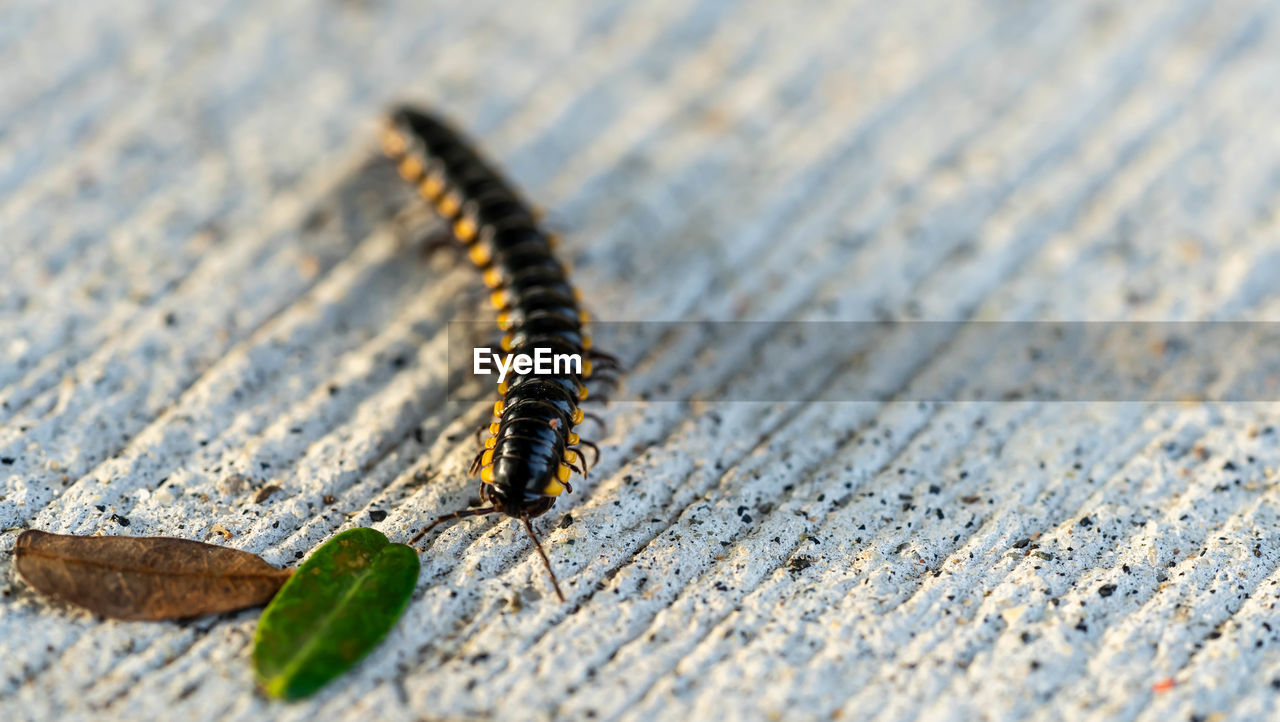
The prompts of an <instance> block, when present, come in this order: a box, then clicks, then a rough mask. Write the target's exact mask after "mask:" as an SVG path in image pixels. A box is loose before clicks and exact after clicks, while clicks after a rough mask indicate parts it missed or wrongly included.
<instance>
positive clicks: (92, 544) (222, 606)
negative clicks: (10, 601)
mask: <svg viewBox="0 0 1280 722" xmlns="http://www.w3.org/2000/svg"><path fill="white" fill-rule="evenodd" d="M15 551H16V561H15V566H16V567H17V570H18V574H19V575H21V576H22V578H23V579H24V580H25V581H26V582H27V584H30V585H31V586H32V587H34V588H35V589H36V590H38V591H40V592H42V593H44V594H47V595H48V596H50V597H53V598H55V599H59V600H61V601H64V602H69V603H71V604H75V605H78V606H81V607H84V608H86V609H88V610H90V611H92V612H95V613H97V614H100V615H102V616H104V617H114V618H115V619H130V620H138V619H146V620H156V619H180V618H183V617H194V616H198V615H201V614H214V613H217V612H230V611H234V610H236V609H243V608H245V607H252V606H256V605H259V604H265V603H266V602H267V601H269V600H270V599H271V597H272V596H273V595H275V593H276V590H278V589H279V588H280V586H281V585H282V584H284V582H285V580H287V579H288V578H289V575H290V574H292V572H291V571H290V570H288V569H277V568H275V567H273V566H271V565H270V564H268V563H266V562H265V561H263V560H262V558H261V557H259V556H258V555H256V554H251V553H249V552H245V551H240V550H238V549H227V548H226V547H220V546H215V545H213V544H202V543H200V542H195V541H189V540H187V539H174V538H171V537H123V536H67V535H63V534H49V533H47V532H42V531H25V532H23V533H22V534H21V535H19V536H18V544H17V548H16V550H15Z"/></svg>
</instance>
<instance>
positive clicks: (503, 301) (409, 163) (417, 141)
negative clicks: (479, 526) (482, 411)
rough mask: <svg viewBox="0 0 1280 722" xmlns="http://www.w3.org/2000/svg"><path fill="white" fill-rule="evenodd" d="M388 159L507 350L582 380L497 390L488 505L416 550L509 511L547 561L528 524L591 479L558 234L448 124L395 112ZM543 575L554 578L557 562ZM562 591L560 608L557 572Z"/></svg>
mask: <svg viewBox="0 0 1280 722" xmlns="http://www.w3.org/2000/svg"><path fill="white" fill-rule="evenodd" d="M382 145H383V149H384V150H385V151H386V153H387V155H388V156H390V157H391V158H392V160H394V161H395V162H396V163H397V165H398V168H399V171H400V175H401V176H403V177H404V179H405V180H407V181H409V182H410V183H413V184H414V185H415V186H416V187H417V189H418V192H419V193H420V194H421V195H422V197H423V198H425V199H426V200H427V201H429V202H430V203H431V204H432V205H433V206H434V208H435V210H436V212H437V213H439V215H440V216H441V217H442V218H443V219H444V220H445V222H446V223H447V224H448V225H449V227H450V228H451V229H452V233H453V235H454V236H455V237H456V238H457V239H458V240H459V241H461V242H462V243H464V244H466V245H467V251H468V256H469V257H470V259H471V261H472V262H473V263H475V265H476V266H478V267H479V268H480V270H481V271H482V272H483V278H484V282H485V284H486V285H487V286H488V287H489V288H490V289H491V294H490V300H491V302H492V304H493V306H494V308H495V309H496V310H497V314H498V316H497V321H498V326H499V328H501V329H502V331H504V332H505V335H504V336H503V337H502V348H503V350H504V351H506V352H508V353H511V354H529V355H533V353H534V350H535V349H536V348H547V349H550V350H551V352H552V353H555V354H577V355H578V356H579V358H580V359H581V361H582V365H581V373H564V374H556V375H546V374H539V375H534V374H525V375H515V374H514V372H513V377H512V376H509V377H508V379H507V380H506V381H504V382H502V383H500V384H498V393H499V394H500V395H501V397H502V398H500V399H499V400H498V401H497V402H496V403H495V404H494V409H493V415H494V419H493V422H492V424H491V425H490V426H489V437H488V438H487V439H486V441H485V444H484V448H483V449H482V450H481V451H480V452H479V453H478V454H477V455H476V458H475V461H474V462H473V464H472V467H471V472H472V473H473V474H475V473H478V474H479V475H480V497H481V499H482V501H483V503H484V504H485V505H486V506H484V507H482V508H476V509H466V510H463V511H459V512H455V513H453V514H449V515H446V516H442V517H440V518H438V519H436V520H435V521H434V522H432V523H431V524H430V525H428V526H427V528H425V529H423V530H422V531H421V532H419V533H418V534H417V535H416V536H415V537H414V539H413V541H412V542H411V543H415V542H416V541H417V540H418V539H420V538H421V537H422V536H423V535H425V534H426V533H427V531H429V530H430V529H431V528H432V527H434V526H435V525H436V524H439V523H440V522H443V521H447V520H450V519H458V518H462V517H466V516H476V515H481V514H490V513H503V514H506V515H508V516H511V517H514V518H516V519H519V520H521V521H522V522H523V524H524V526H525V528H526V530H527V531H528V532H529V535H530V536H531V537H532V538H533V540H534V543H535V546H536V547H537V549H538V552H539V554H541V556H542V558H543V561H544V562H547V557H546V554H545V552H543V550H542V547H541V544H539V543H538V540H537V537H536V535H534V532H533V526H532V524H531V523H530V519H532V518H534V517H537V516H539V515H541V514H544V513H546V512H547V511H548V510H549V509H551V507H552V506H553V505H554V504H555V500H556V497H558V496H559V495H560V494H562V493H564V492H566V491H571V490H572V489H571V487H570V485H569V477H570V474H571V472H573V471H578V472H579V473H583V474H584V475H585V469H586V466H585V462H584V461H583V460H582V455H581V453H580V448H581V445H584V444H585V445H590V442H584V441H582V440H581V439H579V437H578V434H577V433H575V432H574V428H575V427H576V426H577V425H578V424H580V423H582V421H583V417H584V414H583V411H582V409H581V408H580V407H579V404H580V403H581V402H582V401H583V400H585V399H586V398H587V387H586V385H585V384H584V380H585V378H586V377H588V376H590V375H591V372H592V366H591V360H590V354H589V352H590V349H591V338H590V337H589V336H588V335H587V334H586V333H585V332H584V330H583V325H584V324H585V323H586V321H587V316H586V314H585V313H584V312H583V311H582V310H581V309H580V307H579V299H578V294H577V292H576V291H575V289H574V288H573V287H572V286H571V285H570V284H569V280H568V276H567V272H566V269H565V267H564V266H563V265H562V264H561V263H560V262H559V260H557V258H556V255H555V251H554V247H555V245H556V239H555V236H553V235H552V234H549V233H547V232H546V231H544V230H543V229H542V227H541V226H540V225H539V223H538V218H537V213H536V212H535V211H534V210H533V208H531V207H530V206H529V204H527V203H526V202H525V201H524V200H523V199H522V198H521V197H520V195H519V194H518V193H517V192H516V190H515V189H514V188H513V187H512V186H511V184H510V183H508V182H507V180H506V179H505V178H503V177H502V175H501V174H499V173H498V172H497V171H496V170H495V169H494V168H493V166H491V165H490V164H489V163H488V162H487V161H486V160H485V159H484V158H483V157H481V155H480V154H479V153H478V152H476V151H475V150H474V149H473V148H472V147H471V145H470V144H469V143H467V142H466V141H465V140H464V139H463V137H462V136H461V135H460V134H459V133H458V132H457V131H455V130H454V129H453V128H452V127H451V126H450V125H448V124H447V123H446V122H444V121H442V120H441V119H439V118H437V117H435V116H433V115H431V114H429V113H426V112H423V111H420V110H417V109H414V108H409V107H401V108H397V109H396V110H394V111H393V112H392V113H391V115H390V117H389V118H388V121H387V124H386V127H385V128H384V131H383V137H382ZM547 570H548V572H551V566H550V563H549V562H547ZM551 576H552V582H553V583H554V584H555V587H556V593H557V594H559V595H560V598H561V599H562V600H563V598H564V596H563V594H561V593H560V588H559V584H558V583H557V582H556V581H555V574H554V573H551Z"/></svg>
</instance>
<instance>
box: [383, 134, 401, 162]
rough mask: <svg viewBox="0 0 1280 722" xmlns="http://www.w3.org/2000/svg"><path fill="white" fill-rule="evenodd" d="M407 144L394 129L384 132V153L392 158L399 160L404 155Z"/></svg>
mask: <svg viewBox="0 0 1280 722" xmlns="http://www.w3.org/2000/svg"><path fill="white" fill-rule="evenodd" d="M404 149H405V142H404V138H402V137H400V134H399V133H397V132H396V131H395V130H394V129H392V128H387V129H386V130H384V131H382V151H383V152H384V153H386V154H387V155H389V156H391V157H392V158H399V157H400V156H402V155H404Z"/></svg>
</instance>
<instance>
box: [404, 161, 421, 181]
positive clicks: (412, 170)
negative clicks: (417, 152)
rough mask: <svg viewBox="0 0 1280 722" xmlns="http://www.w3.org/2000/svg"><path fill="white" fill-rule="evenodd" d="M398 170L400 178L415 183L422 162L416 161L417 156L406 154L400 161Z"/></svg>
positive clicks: (419, 174) (419, 173)
mask: <svg viewBox="0 0 1280 722" xmlns="http://www.w3.org/2000/svg"><path fill="white" fill-rule="evenodd" d="M399 170H400V177H401V178H404V179H405V180H407V181H409V182H410V183H416V182H418V178H419V177H420V176H421V175H422V164H421V163H419V162H418V159H417V158H414V157H412V156H408V157H406V158H405V159H404V160H402V161H400V166H399Z"/></svg>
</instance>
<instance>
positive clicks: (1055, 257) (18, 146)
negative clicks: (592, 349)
mask: <svg viewBox="0 0 1280 722" xmlns="http://www.w3.org/2000/svg"><path fill="white" fill-rule="evenodd" d="M1278 15H1280V8H1278V7H1277V6H1276V5H1275V4H1273V3H1268V2H1247V1H1243V0H1224V1H1222V2H1208V1H1207V0H1202V1H1198V2H1181V3H1167V2H1161V1H1157V0H1135V1H1134V2H1124V3H1111V2H1069V3H1042V2H1018V1H1012V0H1010V1H996V2H985V1H984V2H978V1H976V0H959V1H958V2H948V3H924V2H921V3H914V2H912V3H876V2H866V1H865V0H864V1H860V2H852V3H834V2H833V3H810V2H804V3H785V4H784V3H777V2H772V1H768V0H743V1H742V2H734V3H728V2H711V1H703V2H686V1H684V0H657V1H654V2H636V3H623V2H616V3H597V2H586V1H577V2H569V1H567V0H548V1H547V2H543V3H538V5H537V9H536V10H533V9H532V8H527V9H517V8H516V7H515V6H514V5H512V4H509V3H498V2H494V1H493V0H476V1H474V2H466V3H443V4H442V3H436V4H433V5H431V6H429V7H428V6H425V5H424V4H421V3H413V2H396V1H393V0H365V1H356V0H352V1H349V2H337V1H331V2H324V3H315V2H301V1H300V0H283V1H281V2H273V3H257V2H244V1H240V0H230V1H214V2H208V3H170V2H160V1H157V0H150V1H144V2H130V3H123V2H120V3H75V4H73V3H69V2H62V3H59V2H52V3H51V2H37V1H28V0H14V1H12V2H9V3H6V4H5V6H4V7H3V9H0V68H3V69H4V70H3V72H2V73H0V232H2V234H3V236H2V238H0V244H2V245H0V254H2V255H3V262H2V263H0V529H3V530H4V531H3V533H2V534H0V564H2V565H3V567H4V569H3V572H4V577H3V581H0V585H3V586H2V592H3V594H2V596H0V716H2V717H3V718H5V719H95V720H103V719H183V720H187V721H188V722H195V721H197V720H212V719H243V720H260V719H282V720H304V719H357V718H363V719H380V718H386V719H405V718H411V717H417V718H451V719H452V718H466V717H476V718H487V717H493V718H501V719H550V718H560V719H627V720H632V719H635V720H639V719H680V718H687V719H716V718H720V717H730V718H743V719H828V718H833V717H837V716H842V717H844V718H851V719H908V718H923V719H967V718H987V719H1021V718H1032V719H1059V718H1065V719H1107V718H1115V719H1139V720H1167V719H1169V720H1172V719H1219V718H1228V719H1252V718H1258V717H1261V716H1264V715H1275V714H1276V700H1277V698H1280V654H1277V652H1276V647H1277V645H1280V613H1278V612H1277V611H1276V608H1275V607H1276V601H1277V597H1278V596H1280V571H1278V568H1280V536H1277V533H1276V528H1277V523H1278V522H1280V489H1278V488H1277V487H1276V485H1275V483H1274V482H1275V481H1276V475H1277V471H1276V469H1277V467H1280V437H1278V436H1277V430H1276V428H1277V426H1276V424H1277V422H1276V416H1277V414H1276V411H1275V408H1274V405H1271V404H1217V405H1196V404H1181V405H1179V404H1137V403H1096V404H1053V403H1003V404H1000V403H966V404H961V403H944V404H937V403H934V404H921V403H890V404H872V403H846V404H830V403H806V402H805V399H808V398H812V397H814V396H815V395H816V394H818V393H819V391H820V390H821V388H822V387H823V385H824V384H826V383H829V382H830V381H832V380H839V379H840V377H841V375H842V374H843V373H845V371H846V368H845V364H844V362H843V361H842V360H839V359H836V360H832V359H818V360H815V361H814V362H813V363H812V365H809V366H806V367H804V369H805V370H804V372H798V371H797V369H798V368H800V367H797V366H795V364H794V363H791V364H786V363H783V364H780V365H779V364H774V363H767V364H766V363H760V362H759V359H755V360H754V361H753V360H752V357H751V354H750V353H749V352H750V350H751V348H752V341H751V339H743V340H742V341H741V342H740V343H737V344H731V345H726V346H725V347H716V348H709V349H708V348H698V347H696V345H694V344H691V343H688V342H686V341H685V340H682V339H681V338H680V337H678V336H677V337H675V338H671V339H668V340H666V341H664V342H663V343H662V344H659V345H657V346H653V347H643V346H641V345H638V344H635V343H628V342H627V340H626V339H619V340H618V341H617V350H619V351H620V353H621V354H622V355H623V356H624V358H625V360H626V361H627V362H628V364H629V365H630V366H631V367H632V370H631V372H630V373H629V374H628V376H627V378H626V383H627V385H628V389H629V391H630V392H631V393H641V392H643V391H644V390H645V389H653V388H658V387H659V386H660V385H663V384H669V383H686V384H691V385H695V384H696V385H699V386H703V387H705V386H706V385H708V384H710V385H713V386H716V387H719V388H722V389H723V390H724V393H725V395H726V396H727V397H732V396H733V395H734V394H735V393H739V394H745V393H749V390H750V389H752V388H755V387H756V385H758V384H789V385H791V386H792V387H794V389H795V395H794V397H793V398H794V400H793V401H790V402H783V403H767V404H765V403H757V404H753V403H731V402H723V403H698V404H690V403H650V404H645V403H639V402H633V403H617V404H614V405H612V406H611V407H609V408H607V409H606V410H605V411H604V416H605V418H606V419H607V421H608V425H609V430H608V434H607V435H604V436H602V437H600V441H601V442H602V451H603V458H602V461H601V463H600V465H599V467H597V469H596V470H595V471H594V472H593V473H592V476H591V479H590V481H589V482H587V483H581V484H579V485H578V487H577V491H576V492H575V493H574V494H573V495H572V496H569V497H566V498H565V499H564V501H563V502H562V503H561V504H560V505H559V506H558V507H557V508H556V509H555V510H554V511H553V512H552V513H550V514H548V515H547V516H546V517H545V518H544V519H543V520H542V522H541V528H542V529H544V530H545V531H546V537H547V540H548V545H549V553H550V556H551V559H552V561H553V563H554V564H555V566H556V568H557V569H558V570H559V572H560V574H561V577H562V579H563V581H564V585H565V589H566V592H567V593H568V594H569V595H570V597H571V602H570V603H569V604H567V605H563V606H562V605H559V604H556V603H554V601H553V600H552V598H551V597H550V596H549V594H548V589H547V586H546V580H545V579H544V577H543V576H542V570H541V568H540V566H539V563H538V560H537V559H536V557H535V556H534V555H533V554H532V553H531V549H530V547H529V544H528V543H527V541H526V540H525V538H524V537H523V535H522V534H521V532H520V530H519V529H518V528H517V527H516V526H515V525H513V524H511V523H509V522H505V521H502V520H498V519H485V520H472V521H468V522H466V523H462V524H459V525H457V526H455V527H453V528H450V529H448V530H447V531H445V532H444V533H443V534H442V535H441V536H440V537H439V538H438V540H437V541H435V542H434V544H433V545H432V546H431V548H430V550H429V551H428V553H426V554H425V555H424V567H423V574H422V580H421V583H420V586H419V589H418V592H417V594H416V598H415V601H414V603H413V604H412V606H411V607H410V609H409V611H408V613H407V615H406V617H405V618H404V620H403V621H402V623H401V624H400V625H399V627H398V628H397V629H396V630H395V631H394V632H393V634H392V635H391V637H390V638H389V639H388V641H387V642H386V643H385V644H384V645H383V646H382V647H381V648H380V649H379V650H378V652H377V654H376V656H374V657H372V658H370V659H368V660H367V661H366V662H364V663H363V664H362V665H361V666H360V667H359V668H358V669H357V670H355V671H354V672H353V673H352V674H351V675H350V676H348V677H346V678H345V679H343V680H342V681H341V682H340V683H338V684H334V685H333V686H332V687H330V688H328V689H327V690H326V691H324V692H323V693H322V694H320V695H319V696H317V697H316V698H314V699H313V700H310V701H307V702H304V703H301V704H297V705H293V706H287V707H286V706H282V705H278V704H275V703H272V702H268V701H267V700H265V699H263V698H262V697H260V696H258V695H256V694H255V693H254V692H253V691H252V676H251V672H250V666H249V661H248V654H249V647H250V640H251V635H252V633H253V629H254V622H255V619H256V616H257V614H256V612H245V613H240V614H235V615H230V616H228V617H223V618H207V619H199V620H196V621H193V622H189V623H182V624H141V623H138V624H125V623H114V622H109V623H104V622H100V621H98V620H95V619H93V618H91V617H89V616H87V615H85V614H83V613H80V612H77V611H75V610H72V609H67V608H64V607H60V606H58V605H55V604H51V603H48V602H46V601H45V600H43V599H41V598H38V597H37V596H35V595H34V594H33V593H31V592H30V591H29V590H27V589H26V588H25V586H24V585H23V584H22V583H21V582H19V581H17V580H16V579H13V578H12V574H11V573H10V570H11V568H12V564H11V557H10V552H11V550H12V547H13V543H14V539H15V538H16V536H17V534H18V532H19V531H20V530H21V529H24V528H40V529H46V530H50V531H57V532H77V533H86V534H90V533H106V534H122V533H127V534H171V535H180V536H183V537H187V538H191V539H199V540H211V541H219V542H220V543H226V544H229V545H232V546H235V547H237V548H241V549H248V550H251V551H254V552H258V553H261V554H262V555H263V556H265V557H266V558H267V559H268V560H269V561H271V562H273V563H276V564H281V565H285V564H291V563H293V562H294V560H295V559H297V558H299V557H301V556H302V555H304V554H305V553H306V552H307V551H308V550H309V549H311V548H312V547H313V546H314V545H316V544H317V543H318V542H320V541H322V540H323V539H325V538H327V537H329V536H330V535H332V534H333V533H335V532H336V531H338V530H340V529H343V528H347V527H349V526H353V525H368V526H373V527H376V528H378V529H381V530H383V531H384V532H386V533H387V534H388V535H390V536H391V537H392V538H393V539H400V540H403V539H405V538H407V536H408V535H409V534H410V533H411V532H412V530H415V529H417V528H419V527H420V525H421V524H422V523H423V522H424V520H426V519H428V518H430V517H431V516H432V515H433V514H435V513H437V512H440V511H448V510H452V509H455V508H458V507H459V506H461V505H463V504H465V503H467V501H468V500H469V499H470V498H471V497H472V496H473V495H474V493H475V487H474V482H473V481H472V480H470V479H468V478H466V477H465V469H466V466H467V464H468V463H469V461H470V459H471V456H472V453H473V452H472V450H473V448H474V447H473V445H472V441H471V436H470V435H471V432H472V430H473V429H474V428H475V427H476V425H477V424H478V423H479V422H480V421H481V420H482V419H483V418H484V416H485V414H486V410H485V407H487V404H483V405H481V404H475V405H471V404H466V405H464V404H450V403H447V402H446V400H445V393H444V389H445V380H446V375H447V373H448V368H447V364H445V363H444V361H443V359H444V357H445V353H446V350H447V349H446V343H445V339H446V333H445V330H446V323H447V322H448V321H449V320H452V319H456V318H482V317H484V314H485V313H486V312H485V311H483V309H482V307H481V306H480V304H479V298H480V293H479V291H478V287H479V283H478V280H477V279H476V278H475V273H474V271H472V270H471V269H470V268H467V267H465V265H464V264H461V263H458V262H457V261H456V259H453V258H451V257H449V256H448V254H436V255H434V256H431V257H424V255H423V253H422V249H421V240H420V239H421V236H422V235H423V232H424V231H423V229H424V228H429V226H430V219H429V216H427V215H426V214H424V213H422V211H421V209H420V208H418V207H416V206H415V204H414V203H413V202H412V199H411V198H410V196H409V195H408V193H407V192H406V191H405V189H403V188H402V187H401V185H400V184H399V183H398V182H396V180H395V179H394V178H393V177H392V176H391V174H390V173H389V172H388V170H387V169H386V167H385V165H384V164H382V163H381V162H380V161H379V160H378V159H377V155H376V142H375V139H374V128H375V126H376V120H377V117H378V114H379V112H380V111H381V109H382V108H384V107H385V106H386V104H387V103H389V102H391V101H392V100H393V99H403V98H408V99H416V100H420V101H424V102H428V103H430V104H432V105H434V106H435V107H439V108H441V109H443V110H444V111H445V112H446V113H448V114H449V115H451V116H452V117H454V118H456V119H458V120H459V121H460V122H461V123H462V124H463V125H465V126H466V127H468V128H469V129H470V130H471V132H472V133H473V134H474V135H476V136H477V137H480V138H482V139H483V141H484V145H485V147H486V148H487V149H488V150H489V152H490V153H491V154H492V155H493V156H494V157H496V158H498V159H500V160H501V162H502V163H503V164H504V165H505V167H507V168H508V169H509V171H510V173H511V174H512V175H513V176H514V177H515V178H516V179H517V180H518V181H519V182H520V184H521V185H522V186H523V187H524V188H525V189H526V190H527V192H528V194H529V195H530V196H531V197H533V198H535V199H537V200H538V201H539V202H540V203H542V204H543V205H545V206H546V207H547V208H548V209H549V211H550V215H551V219H552V222H553V223H554V224H557V225H558V226H559V227H561V228H563V229H564V231H565V235H566V244H565V250H566V253H567V254H568V255H569V256H570V257H571V258H572V260H573V261H574V263H575V266H576V277H577V282H578V283H579V285H580V286H581V287H582V288H583V289H584V291H585V292H586V294H587V298H588V300H589V304H590V306H591V308H592V309H593V310H594V312H595V313H596V315H598V316H600V317H602V318H606V319H616V320H646V319H664V320H670V319H684V318H689V319H755V320H764V321H775V320H776V321H782V320H804V319H826V320H830V319H850V320H861V319H877V318H924V319H967V318H976V319H1018V320H1029V319H1088V320H1112V319H1169V320H1217V319H1275V318H1277V310H1278V304H1277V298H1276V294H1275V293H1274V289H1275V279H1276V278H1277V276H1278V275H1280V250H1278V248H1280V247H1278V246H1277V243H1276V239H1277V216H1276V203H1275V200H1276V198H1277V193H1278V191H1280V135H1277V132H1276V117H1277V115H1276V112H1277V105H1280V94H1277V93H1276V92H1275V87H1276V77H1277V65H1276V61H1277V58H1276V53H1275V51H1274V49H1275V48H1276V44H1277V37H1276V36H1277V31H1278V28H1277V21H1278V20H1280V17H1278ZM979 351H981V349H979ZM976 358H977V361H976V362H977V363H980V362H981V355H980V354H979V355H978V356H977V357H976ZM928 360H929V359H928V358H927V357H926V358H920V359H916V361H917V362H919V363H917V364H916V366H917V367H918V368H920V369H923V371H920V373H927V372H928V363H927V362H928ZM865 364H867V365H868V367H869V368H871V369H873V370H879V371H881V372H883V373H884V374H885V375H886V378H888V379H890V380H891V382H892V383H896V384H898V385H899V386H901V387H902V388H909V385H910V384H911V383H912V374H914V373H916V371H912V372H911V373H900V372H904V370H905V369H908V368H912V367H911V366H909V365H904V364H903V360H902V359H901V358H900V357H898V356H893V357H890V358H883V357H881V356H878V355H877V354H876V350H875V349H870V350H869V352H868V355H867V357H866V359H865ZM895 373H896V374H898V376H894V374H895ZM271 485H276V486H279V487H280V488H279V490H278V491H276V492H275V493H274V494H272V495H270V496H269V497H267V498H265V499H263V500H261V501H255V497H256V496H257V495H258V494H259V492H260V491H261V490H262V489H264V488H265V487H268V486H271ZM384 513H385V517H384V516H383V514H384ZM375 519H380V520H379V521H374V520H375ZM126 520H127V527H126V526H124V524H125V521H126ZM215 524H221V525H222V526H223V527H225V528H226V529H227V530H229V531H230V532H231V533H232V534H233V536H232V538H231V539H229V540H225V541H221V540H222V538H221V537H220V536H218V535H216V534H215V533H214V532H213V531H212V529H213V526H214V525H215Z"/></svg>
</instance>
